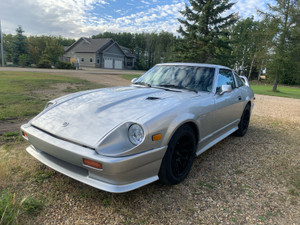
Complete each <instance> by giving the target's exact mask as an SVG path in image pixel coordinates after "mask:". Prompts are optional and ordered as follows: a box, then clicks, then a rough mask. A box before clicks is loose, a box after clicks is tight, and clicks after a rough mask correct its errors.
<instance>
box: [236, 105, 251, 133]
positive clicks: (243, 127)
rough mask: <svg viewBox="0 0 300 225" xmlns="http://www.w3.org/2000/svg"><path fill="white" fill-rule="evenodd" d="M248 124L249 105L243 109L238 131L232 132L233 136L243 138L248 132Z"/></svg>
mask: <svg viewBox="0 0 300 225" xmlns="http://www.w3.org/2000/svg"><path fill="white" fill-rule="evenodd" d="M249 122H250V105H249V104H248V105H247V106H246V107H245V109H244V112H243V114H242V117H241V120H240V123H239V129H238V130H237V131H236V132H234V133H233V134H234V135H235V136H237V137H243V136H244V135H245V134H246V133H247V130H248V127H249Z"/></svg>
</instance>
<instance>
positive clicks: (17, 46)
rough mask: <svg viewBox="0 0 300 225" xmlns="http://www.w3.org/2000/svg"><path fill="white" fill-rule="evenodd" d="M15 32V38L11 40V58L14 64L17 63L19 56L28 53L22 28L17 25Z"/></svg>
mask: <svg viewBox="0 0 300 225" xmlns="http://www.w3.org/2000/svg"><path fill="white" fill-rule="evenodd" d="M16 32H17V34H16V35H15V40H14V42H13V55H12V60H13V63H14V64H18V63H19V56H21V55H27V54H28V46H27V42H26V36H24V35H23V33H24V30H22V27H21V26H19V27H18V28H17V29H16Z"/></svg>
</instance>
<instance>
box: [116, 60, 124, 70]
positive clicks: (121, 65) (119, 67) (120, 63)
mask: <svg viewBox="0 0 300 225" xmlns="http://www.w3.org/2000/svg"><path fill="white" fill-rule="evenodd" d="M115 69H123V61H122V60H117V59H116V60H115Z"/></svg>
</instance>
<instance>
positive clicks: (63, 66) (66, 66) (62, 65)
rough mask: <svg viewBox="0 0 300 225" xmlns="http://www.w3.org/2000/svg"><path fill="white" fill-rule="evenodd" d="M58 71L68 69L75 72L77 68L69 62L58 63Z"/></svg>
mask: <svg viewBox="0 0 300 225" xmlns="http://www.w3.org/2000/svg"><path fill="white" fill-rule="evenodd" d="M56 68H57V69H67V70H74V69H75V66H73V65H72V64H71V63H68V62H58V63H56Z"/></svg>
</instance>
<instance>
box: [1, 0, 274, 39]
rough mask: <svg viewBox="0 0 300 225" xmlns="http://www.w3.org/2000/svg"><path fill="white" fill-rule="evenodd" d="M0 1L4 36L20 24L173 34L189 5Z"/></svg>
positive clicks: (251, 3)
mask: <svg viewBox="0 0 300 225" xmlns="http://www.w3.org/2000/svg"><path fill="white" fill-rule="evenodd" d="M0 1H5V3H1V7H0V15H1V18H0V19H2V28H3V31H4V33H12V34H14V33H15V29H16V27H17V26H18V25H22V28H23V29H24V30H25V34H26V35H42V34H45V35H54V36H58V35H62V36H65V37H74V38H79V37H81V36H91V35H93V34H98V33H99V32H105V31H110V32H134V33H135V32H143V31H144V32H153V31H157V32H159V31H161V30H165V31H169V32H174V33H176V30H177V29H178V26H179V23H178V21H177V18H179V17H181V14H180V13H179V11H180V10H182V9H184V6H185V3H188V0H161V1H158V0H141V1H136V0H130V1H128V0H127V1H126V2H124V1H123V0H22V1H20V0H0ZM269 1H271V2H273V1H274V0H269ZM119 2H122V3H119ZM129 5H130V6H129ZM138 7H142V8H138ZM256 8H260V9H261V10H266V1H261V0H248V1H246V0H239V1H238V2H237V3H236V4H235V5H234V6H233V8H232V11H235V12H239V15H240V16H242V17H246V16H251V15H253V14H255V9H256ZM101 9H102V10H101ZM133 12H134V13H133Z"/></svg>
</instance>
